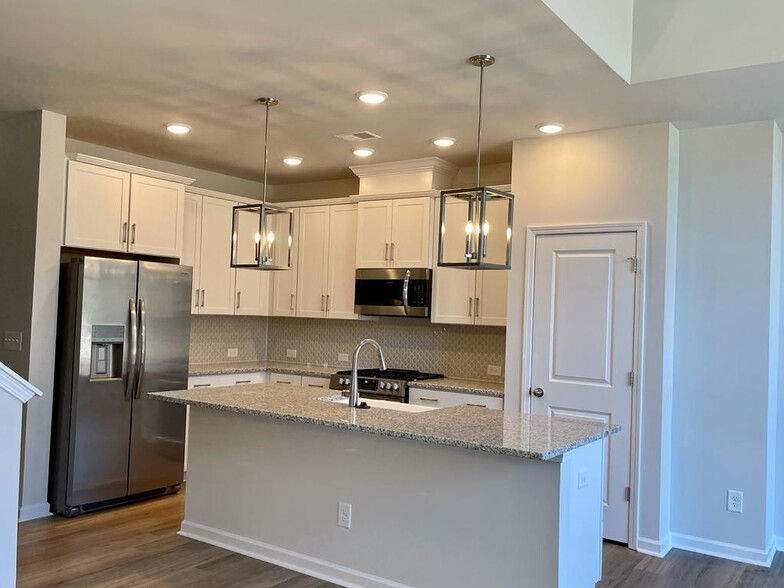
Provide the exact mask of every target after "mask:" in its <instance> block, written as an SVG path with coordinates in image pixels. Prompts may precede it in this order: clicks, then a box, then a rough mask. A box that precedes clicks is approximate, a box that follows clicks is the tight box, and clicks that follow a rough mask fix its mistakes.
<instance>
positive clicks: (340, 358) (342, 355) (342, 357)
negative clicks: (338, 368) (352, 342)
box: [338, 353, 348, 363]
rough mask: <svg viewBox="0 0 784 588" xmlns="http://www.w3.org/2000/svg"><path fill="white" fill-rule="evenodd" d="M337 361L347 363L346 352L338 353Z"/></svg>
mask: <svg viewBox="0 0 784 588" xmlns="http://www.w3.org/2000/svg"><path fill="white" fill-rule="evenodd" d="M338 361H342V362H345V363H348V353H338Z"/></svg>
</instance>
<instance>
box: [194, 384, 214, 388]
mask: <svg viewBox="0 0 784 588" xmlns="http://www.w3.org/2000/svg"><path fill="white" fill-rule="evenodd" d="M210 386H212V384H194V385H193V387H194V388H209V387H210Z"/></svg>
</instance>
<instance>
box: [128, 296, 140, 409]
mask: <svg viewBox="0 0 784 588" xmlns="http://www.w3.org/2000/svg"><path fill="white" fill-rule="evenodd" d="M128 306H129V309H130V318H129V321H128V322H129V327H130V328H129V331H130V340H129V341H128V363H127V364H126V366H125V399H126V400H130V399H131V398H132V397H133V386H134V384H135V383H136V346H137V341H136V339H137V334H138V331H137V322H136V300H134V299H133V298H131V299H129V302H128Z"/></svg>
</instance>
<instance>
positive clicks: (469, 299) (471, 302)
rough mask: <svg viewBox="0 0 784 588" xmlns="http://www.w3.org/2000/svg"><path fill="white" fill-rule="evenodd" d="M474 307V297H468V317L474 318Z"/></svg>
mask: <svg viewBox="0 0 784 588" xmlns="http://www.w3.org/2000/svg"><path fill="white" fill-rule="evenodd" d="M473 306H474V297H473V296H469V297H468V316H473V315H472V314H471V312H472V308H473Z"/></svg>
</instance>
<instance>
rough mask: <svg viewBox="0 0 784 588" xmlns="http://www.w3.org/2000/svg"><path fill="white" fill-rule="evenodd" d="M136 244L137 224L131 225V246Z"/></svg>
mask: <svg viewBox="0 0 784 588" xmlns="http://www.w3.org/2000/svg"><path fill="white" fill-rule="evenodd" d="M135 244H136V223H133V224H132V225H131V245H135Z"/></svg>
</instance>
